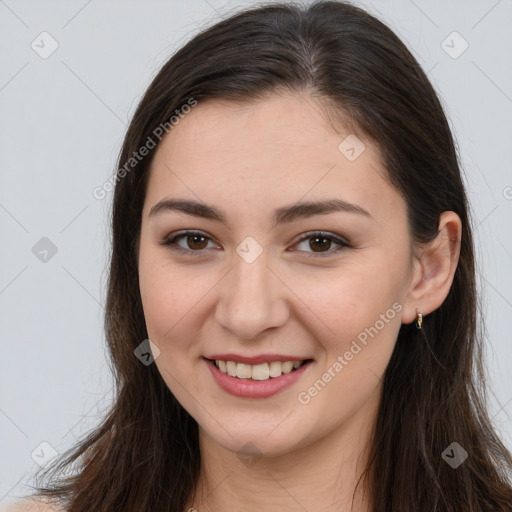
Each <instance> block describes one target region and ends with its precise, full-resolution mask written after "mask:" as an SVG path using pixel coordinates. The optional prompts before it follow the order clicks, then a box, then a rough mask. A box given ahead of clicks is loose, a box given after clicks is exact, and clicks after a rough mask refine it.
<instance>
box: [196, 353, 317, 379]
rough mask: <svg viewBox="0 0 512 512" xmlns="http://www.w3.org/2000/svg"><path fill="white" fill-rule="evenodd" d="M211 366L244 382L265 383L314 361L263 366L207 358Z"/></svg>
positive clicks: (283, 362)
mask: <svg viewBox="0 0 512 512" xmlns="http://www.w3.org/2000/svg"><path fill="white" fill-rule="evenodd" d="M205 359H206V360H207V361H209V362H210V364H213V365H214V366H216V367H217V368H218V369H219V370H220V371H221V372H222V373H225V374H227V375H229V376H230V377H235V378H238V379H244V380H256V381H264V380H269V379H275V378H278V377H281V376H282V375H285V374H287V373H292V372H294V371H296V370H297V369H299V368H300V367H301V366H304V365H305V364H307V363H309V362H310V361H312V359H304V360H302V361H300V360H295V361H271V362H268V363H261V364H254V365H252V364H244V363H237V362H235V361H222V360H220V359H215V360H214V359H208V358H205Z"/></svg>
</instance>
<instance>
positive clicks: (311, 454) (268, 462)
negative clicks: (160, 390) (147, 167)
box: [185, 394, 379, 512]
mask: <svg viewBox="0 0 512 512" xmlns="http://www.w3.org/2000/svg"><path fill="white" fill-rule="evenodd" d="M377 395H378V394H377ZM378 398H379V397H378V396H375V397H373V398H372V399H370V400H369V401H368V402H367V403H366V404H365V405H364V406H363V407H362V408H361V409H360V410H359V411H358V412H357V413H356V414H355V415H354V416H352V417H351V418H350V419H348V420H347V421H346V422H345V423H343V424H342V425H341V426H339V427H338V428H336V429H335V430H333V431H332V432H330V434H329V435H327V436H325V437H323V438H321V439H319V440H317V441H315V442H313V443H310V444H306V445H305V446H303V447H301V448H298V449H294V450H291V451H290V452H288V453H286V454H284V455H282V456H279V457H264V456H262V457H260V458H255V459H252V461H251V459H249V462H248V459H247V458H243V457H239V456H238V455H237V454H234V453H232V452H231V451H229V450H226V449H225V448H224V447H222V446H221V445H219V444H218V443H216V442H215V440H213V439H212V438H211V437H210V436H209V435H208V434H207V433H206V432H205V431H204V430H203V429H202V428H199V441H200V449H201V474H200V477H199V481H198V485H197V486H196V492H195V494H194V496H193V498H192V499H191V500H190V502H189V505H188V506H187V508H186V509H185V511H190V512H194V511H195V510H196V511H198V512H220V511H222V512H224V511H225V510H244V511H246V512H252V511H260V510H269V506H271V509H272V510H286V511H301V512H303V511H304V510H307V511H308V512H320V511H321V512H335V511H336V512H340V511H343V512H345V511H346V512H349V511H350V512H368V511H369V510H370V508H369V499H368V496H367V493H366V489H365V487H364V484H365V481H364V477H363V478H361V481H360V483H359V485H358V486H357V489H356V485H357V483H358V480H359V479H360V477H361V476H362V474H363V472H364V470H365V468H366V464H367V462H368V456H369V453H368V447H369V442H370V439H371V435H372V433H373V429H374V426H375V420H376V413H377V410H378V400H377V399H378Z"/></svg>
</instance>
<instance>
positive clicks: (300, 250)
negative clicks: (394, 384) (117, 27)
mask: <svg viewBox="0 0 512 512" xmlns="http://www.w3.org/2000/svg"><path fill="white" fill-rule="evenodd" d="M350 133H351V132H350V131H348V130H347V129H343V127H339V126H337V127H336V128H334V127H333V126H331V124H330V123H329V122H328V121H327V119H326V116H325V115H324V114H323V111H322V109H321V107H320V105H319V104H318V103H316V102H315V100H314V99H313V98H312V97H310V96H308V95H307V94H305V93H304V94H291V93H288V94H281V95H277V94H273V95H271V96H269V97H267V98H266V99H264V100H259V101H257V102H252V103H245V104H240V103H238V104H237V103H233V102H227V101H220V100H208V101H204V102H199V104H198V105H197V106H196V107H194V108H193V109H192V111H191V112H190V113H189V114H187V115H186V116H185V117H184V118H182V119H181V120H180V122H179V124H177V125H176V126H175V127H174V128H173V129H172V131H171V132H170V133H169V135H168V136H167V137H166V138H164V139H163V141H162V142H161V144H160V146H159V147H158V149H157V152H156V154H155V157H154V160H153V162H152V166H151V171H150V176H149V182H148V188H147V193H146V198H145V203H144V209H143V214H142V215H143V217H142V228H141V234H140V248H139V280H140V291H141V297H142V302H143V308H144V315H145V319H146V325H147V330H148V336H149V338H150V339H151V340H152V342H153V343H154V344H155V345H156V346H157V347H158V348H159V350H160V354H159V356H158V357H157V358H156V360H155V364H156V365H157V367H158V370H159V371H160V373H161V375H162V377H163V379H164V380H165V382H166V384H167V385H168V387H169V388H170V390H171V391H172V392H173V393H174V395H175V396H176V397H177V399H178V400H179V401H180V403H181V404H182V405H183V407H184V408H185V409H186V410H187V411H188V412H189V413H190V414H191V415H192V416H193V417H194V418H195V419H196V420H197V422H198V424H199V427H200V447H201V456H202V462H203V466H202V472H201V478H200V481H199V486H198V490H197V492H196V495H195V496H193V497H191V499H190V503H189V506H190V507H194V508H195V509H197V510H198V511H200V512H203V511H205V512H207V511H225V510H228V509H231V510H237V509H238V510H245V511H257V510H258V511H259V510H266V509H268V506H269V504H271V505H272V510H287V511H295V510H301V511H302V510H308V512H317V511H325V512H326V511H334V510H350V506H351V502H352V494H353V492H354V489H355V485H356V482H357V479H358V477H359V476H360V475H361V472H362V470H363V468H364V466H365V464H366V462H367V451H366V450H365V447H366V446H367V444H368V441H369V438H370V436H371V434H372V432H373V429H374V424H375V419H376V413H377V410H378V406H379V402H380V399H381V392H382V386H381V379H380V377H381V376H382V374H383V372H384V371H385V369H386V366H387V364H388V362H389V359H390V357H391V354H392V351H393V348H394V345H395V342H396V338H397V335H398V331H399V329H400V326H401V324H402V323H405V324H408V323H411V322H413V321H415V319H416V308H417V309H418V311H420V312H422V314H423V315H424V316H425V315H428V313H430V312H432V311H434V310H435V309H436V308H438V307H439V306H440V305H441V304H442V302H443V300H444V299H445V297H446V295H447V294H448V291H449V289H450V286H451V283H452V280H453V274H454V272H455V268H456V265H457V261H458V256H459V248H460V232H461V225H460V219H459V218H458V216H457V215H456V214H455V213H453V212H444V213H443V215H442V216H441V218H440V232H439V235H438V237H437V238H436V240H434V241H433V242H432V243H431V244H428V245H425V246H422V247H419V246H413V244H412V241H411V237H410V234H409V231H408V226H407V211H406V207H405V203H404V201H403V199H402V197H401V196H400V194H399V193H398V192H397V190H396V189H394V188H393V187H391V186H390V185H389V183H388V182H387V181H386V180H385V178H384V177H385V170H384V167H383V165H382V162H381V157H380V153H379V149H378V147H376V146H375V145H374V144H373V143H372V142H371V141H370V140H369V139H367V138H365V137H364V135H362V134H358V137H359V138H360V140H361V141H363V142H364V144H365V145H366V149H365V150H364V151H363V152H362V153H361V155H360V156H359V157H358V158H357V159H356V160H354V161H350V160H349V159H347V158H346V156H345V155H344V154H342V153H341V152H340V151H339V149H338V146H339V144H340V142H341V141H342V140H343V139H344V138H345V137H346V136H347V135H349V134H350ZM168 198H182V199H191V200H196V201H202V202H205V203H207V204H210V205H213V206H215V207H217V208H219V209H222V210H223V211H224V212H225V215H226V218H227V225H224V224H222V223H220V222H218V221H215V220H210V219H203V218H199V217H193V216H190V215H186V214H184V213H182V212H173V211H167V212H164V213H161V214H159V215H155V216H152V217H150V216H149V215H148V214H149V212H150V210H151V208H152V207H153V206H154V205H155V204H156V203H158V202H159V201H160V200H162V199H168ZM333 198H337V199H343V200H345V201H348V202H350V203H354V204H356V205H359V206H360V207H362V208H364V209H365V210H367V211H368V212H369V213H370V215H371V217H367V216H364V215H360V214H356V213H349V212H335V213H329V214H322V215H315V216H311V217H308V218H302V219H297V220H295V221H293V222H290V223H287V224H282V225H279V226H277V227H273V225H272V219H271V212H272V211H273V210H274V209H275V208H279V207H282V206H285V205H290V204H292V203H295V202H298V201H319V200H325V199H333ZM181 230H198V231H201V232H202V234H203V236H207V237H209V238H207V239H206V241H201V239H199V240H197V239H194V238H193V237H192V238H190V237H189V238H188V239H187V237H186V236H185V237H182V238H181V239H179V240H178V241H177V242H176V244H175V245H178V246H180V247H182V248H188V249H189V251H190V252H191V253H192V252H193V251H196V252H198V253H201V254H202V255H201V256H194V254H195V253H193V254H180V253H178V252H173V251H172V250H171V248H170V247H168V246H164V245H161V244H160V242H162V241H163V240H165V239H166V238H167V237H169V235H172V234H173V233H176V232H178V231H181ZM316 230H322V231H326V232H328V233H329V234H331V235H332V236H339V237H343V238H345V239H347V240H348V241H349V242H350V246H349V247H343V248H341V250H339V251H336V248H337V247H338V245H337V244H336V243H335V240H332V239H330V240H331V244H330V245H329V244H328V243H327V244H326V246H322V245H319V244H316V245H315V244H314V241H315V237H312V238H308V239H306V240H304V241H300V240H301V239H302V238H303V237H304V234H305V233H307V232H308V231H316ZM248 236H250V237H252V238H254V239H255V240H256V241H257V243H258V244H259V245H260V246H261V248H262V250H263V252H262V253H261V255H259V257H257V258H256V260H255V261H253V262H252V263H247V262H246V261H245V260H244V259H243V258H242V257H240V256H239V255H238V254H237V252H236V248H237V247H238V246H239V245H240V244H241V242H242V241H244V239H245V238H246V237H248ZM187 242H188V243H187ZM311 244H312V245H311ZM412 249H414V251H413V250H412ZM308 256H310V257H308ZM393 304H398V305H399V311H396V310H394V312H395V314H394V315H393V318H389V317H390V316H391V314H390V313H388V314H387V313H386V312H388V311H389V310H390V309H391V310H393ZM386 314H387V316H386V319H387V320H388V321H387V322H385V323H384V326H383V327H382V328H381V329H380V330H378V334H376V335H374V336H373V337H368V342H367V344H366V345H363V344H361V343H359V345H360V346H361V350H360V351H359V352H358V353H357V354H356V355H354V356H353V358H352V360H350V361H348V364H346V366H344V367H343V369H342V370H341V371H339V372H334V373H335V375H336V376H335V377H333V378H331V379H330V381H329V382H328V383H327V384H326V385H325V387H323V389H321V391H320V392H318V393H317V394H316V395H315V396H313V397H310V398H311V399H310V401H309V402H308V403H306V404H304V403H300V402H299V400H298V395H299V393H301V392H304V391H306V392H307V390H308V389H309V388H310V387H311V386H312V385H313V384H314V383H315V381H318V379H321V378H322V375H323V374H325V372H328V370H329V368H331V375H332V367H333V364H334V363H335V361H336V360H337V358H338V356H343V355H344V354H345V353H346V352H347V351H349V350H350V346H351V343H352V342H353V341H354V340H356V339H357V336H358V335H359V334H360V333H361V332H363V331H364V330H365V328H369V327H370V326H375V325H376V322H377V321H378V320H379V319H381V318H382V316H381V315H386ZM225 352H234V353H238V354H247V355H257V354H261V353H277V354H294V355H295V354H296V355H297V359H306V358H312V359H313V360H314V362H313V363H312V364H311V365H310V367H309V368H308V369H307V370H306V372H305V373H304V374H303V375H302V376H301V378H300V379H299V380H298V381H297V382H295V383H294V384H293V385H292V386H291V387H290V388H288V389H286V390H284V391H282V392H280V393H278V394H277V395H275V396H273V397H270V398H264V399H245V398H239V397H234V396H231V395H229V394H227V393H226V392H225V391H223V390H222V389H220V388H219V387H218V386H217V384H216V383H215V381H214V380H213V378H212V376H211V373H210V371H209V369H208V367H207V364H208V363H206V362H205V361H204V360H203V356H205V355H209V354H215V353H225ZM247 443H252V446H253V447H255V448H253V449H254V450H255V452H256V455H255V457H254V458H253V459H247V458H245V459H244V458H243V457H241V456H239V454H240V453H241V452H243V450H242V447H244V445H246V444H247ZM368 506H369V503H368V500H367V499H366V497H365V494H364V492H362V484H361V485H360V486H359V488H358V492H357V493H356V496H355V500H354V508H353V509H352V510H354V511H364V510H368Z"/></svg>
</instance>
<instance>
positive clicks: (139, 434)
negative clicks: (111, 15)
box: [38, 2, 512, 512]
mask: <svg viewBox="0 0 512 512" xmlns="http://www.w3.org/2000/svg"><path fill="white" fill-rule="evenodd" d="M112 233H113V250H112V256H111V267H110V278H109V285H108V300H107V315H106V325H105V327H106V333H107V339H108V345H109V350H110V353H111V356H112V361H113V363H114V367H115V375H116V384H117V397H116V400H115V402H114V404H113V406H112V408H111V411H110V412H109V414H108V415H107V417H106V418H105V419H104V421H103V422H102V423H101V425H100V426H99V427H98V428H97V429H96V430H95V431H93V432H92V433H91V434H90V435H89V436H88V437H87V438H85V439H84V440H83V441H82V442H80V443H79V444H78V445H77V446H76V447H75V448H74V449H73V450H71V451H70V453H69V454H68V457H67V458H66V459H62V460H61V464H60V465H59V466H56V467H55V468H54V469H55V470H56V472H55V475H58V472H57V470H58V469H61V470H63V469H69V468H71V464H72V463H73V462H74V463H75V464H77V465H78V466H77V468H76V471H75V472H74V473H73V472H71V473H70V474H69V475H68V476H67V478H66V479H64V477H62V478H61V480H60V481H57V478H55V480H54V482H53V483H52V482H49V483H48V484H47V485H45V486H41V487H38V491H39V494H38V496H42V497H45V498H52V499H54V501H55V503H56V505H58V506H59V507H61V508H62V509H63V510H67V511H70V512H78V511H86V510H87V511H90V510H95V511H105V512H106V511H121V510H122V511H143V510H144V511H149V510H152V511H179V512H184V511H187V510H188V511H193V510H197V511H200V512H203V511H204V512H210V511H220V510H226V509H228V508H230V509H239V510H245V511H253V510H254V511H255V510H287V511H290V510H308V511H309V512H314V511H320V510H322V511H335V510H336V511H338V510H352V511H354V512H360V511H374V512H377V511H378V512H390V511H411V512H412V511H418V512H419V511H425V510H429V511H434V510H435V511H439V512H441V511H455V510H456V511H468V512H470V511H471V512H474V511H475V512H476V511H491V510H493V511H497V510H499V511H505V510H510V509H511V507H512V485H511V481H510V474H507V472H509V471H510V469H511V468H512V456H511V454H510V453H509V452H508V451H507V449H506V447H505V446H504V445H503V444H502V442H501V440H500V439H499V437H498V436H497V435H496V433H495V432H494V430H493V426H492V424H491V421H490V419H489V417H488V415H487V411H486V403H485V401H484V399H483V394H482V391H481V387H480V386H481V384H482V383H483V381H484V373H483V366H482V357H481V339H480V337H479V336H478V332H479V331H478V323H477V322H478V319H477V314H476V303H477V297H476V290H475V268H474V261H473V241H472V233H471V227H470V224H469V218H468V207H467V201H466V193H465V190H464V187H463V183H462V180H461V175H460V169H459V164H458V160H457V155H456V151H455V148H454V142H453V139H452V134H451V132H450V129H449V126H448V123H447V120H446V117H445V115H444V113H443V110H442V107H441V105H440V102H439V100H438V98H437V96H436V93H435V91H434V90H433V88H432V86H431V84H430V83H429V81H428V79H427V77H426V76H425V74H424V72H423V71H422V70H421V68H420V66H419V65H418V63H417V62H416V60H415V59H414V58H413V56H412V55H411V54H410V52H409V51H408V50H407V49H406V48H405V47H404V45H403V43H401V41H400V40H399V39H398V38H397V36H396V35H395V34H394V33H392V32H391V30H390V29H389V28H387V27H386V26H385V25H383V24H382V23H381V22H380V21H378V20H377V19H375V18H374V17H372V16H370V15H369V14H368V13H366V12H364V11H363V10H361V9H359V8H357V7H354V6H352V5H349V4H345V3H342V2H317V3H314V4H311V5H310V6H307V7H300V6H296V5H285V4H274V5H267V6H262V7H258V8H253V9H249V10H245V11H243V12H240V13H238V14H236V15H233V16H232V17H230V18H228V19H225V20H223V21H221V22H219V23H217V24H216V25H214V26H213V27H211V28H209V29H207V30H205V31H203V32H202V33H201V34H199V35H197V36H196V37H194V38H193V39H192V40H191V41H190V42H189V43H188V44H186V45H185V46H184V47H183V48H181V49H180V50H179V51H178V52H177V53H176V54H175V55H174V56H173V57H172V58H171V59H170V60H169V61H168V62H167V63H166V64H165V65H164V66H163V68H162V70H161V71H160V73H159V74H158V75H157V77H156V78H155V79H154V81H153V82H152V84H151V85H150V87H149V88H148V90H147V91H146V94H145V95H144V97H143V99H142V101H141V102H140V104H139V106H138V109H137V111H136V113H135V115H134V117H133V120H132V122H131V125H130V127H129V129H128V132H127V134H126V138H125V141H124V145H123V148H122V150H121V154H120V158H119V170H118V173H117V177H116V188H115V196H114V203H113V216H112Z"/></svg>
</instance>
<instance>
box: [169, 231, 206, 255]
mask: <svg viewBox="0 0 512 512" xmlns="http://www.w3.org/2000/svg"><path fill="white" fill-rule="evenodd" d="M182 240H183V242H184V243H183V244H180V243H178V242H182ZM210 241H211V238H210V237H208V236H206V235H204V234H203V233H199V232H195V231H185V232H183V231H182V232H181V233H178V234H177V235H176V236H173V237H168V238H166V239H165V240H163V241H162V242H160V244H161V245H165V246H168V247H169V248H170V249H171V250H173V251H177V252H183V253H188V254H194V253H195V254H194V255H200V254H202V253H203V251H204V250H205V249H206V248H207V246H208V242H210Z"/></svg>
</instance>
